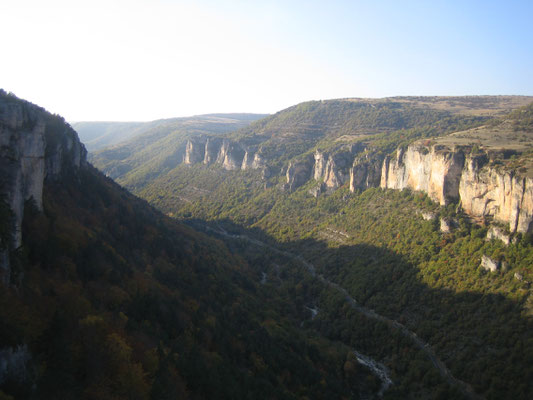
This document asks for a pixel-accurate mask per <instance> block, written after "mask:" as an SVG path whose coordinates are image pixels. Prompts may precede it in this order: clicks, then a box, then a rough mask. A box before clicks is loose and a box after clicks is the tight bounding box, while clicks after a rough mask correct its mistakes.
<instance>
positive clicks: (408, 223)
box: [137, 106, 533, 399]
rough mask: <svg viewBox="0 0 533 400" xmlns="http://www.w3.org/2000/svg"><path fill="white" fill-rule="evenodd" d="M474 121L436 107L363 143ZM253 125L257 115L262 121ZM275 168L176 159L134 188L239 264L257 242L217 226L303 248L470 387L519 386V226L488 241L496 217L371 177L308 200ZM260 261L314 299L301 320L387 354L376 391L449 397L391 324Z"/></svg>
mask: <svg viewBox="0 0 533 400" xmlns="http://www.w3.org/2000/svg"><path fill="white" fill-rule="evenodd" d="M530 107H531V106H529V107H526V108H524V109H522V110H520V111H515V112H514V113H513V114H511V119H512V120H513V121H516V122H514V124H515V125H516V124H522V125H523V124H524V123H526V122H524V121H525V119H527V118H526V117H527V115H528V110H529V109H530ZM518 116H525V117H524V118H518ZM269 118H272V117H269ZM294 118H296V117H294ZM477 118H478V117H470V116H469V117H467V118H463V117H461V116H453V115H451V116H450V115H448V116H445V117H443V118H441V119H439V122H438V123H437V124H435V123H434V124H431V126H428V127H422V128H417V127H415V128H409V129H405V130H404V129H402V130H399V131H394V130H393V131H390V132H381V133H376V134H375V135H374V136H373V140H374V142H373V143H374V146H376V147H379V148H381V149H383V151H384V152H389V151H391V150H392V149H393V148H394V147H395V146H402V144H403V143H406V144H407V143H410V142H412V141H413V140H416V139H419V138H421V137H432V136H439V135H442V134H443V133H446V132H453V131H457V130H465V129H468V128H472V127H476V126H479V124H480V122H483V121H485V122H483V123H486V122H487V121H489V120H488V119H486V118H487V117H483V118H485V119H484V120H480V119H477ZM498 121H499V120H494V119H492V120H490V123H491V124H497V123H498ZM260 123H262V124H267V125H268V118H267V120H266V122H262V121H260ZM439 126H440V127H439ZM247 129H251V128H247ZM522 130H523V129H522ZM238 134H240V135H242V134H243V132H242V131H241V132H240V133H238ZM250 140H251V139H250ZM276 140H277V139H276ZM315 143H316V141H315ZM284 157H285V156H284V155H282V156H280V158H279V159H278V162H279V163H280V165H283V163H284V162H286V161H283V160H284ZM285 165H286V164H285ZM284 179H285V177H282V176H278V177H276V176H274V177H272V178H271V179H270V184H269V185H264V184H263V180H262V177H261V176H260V173H259V172H258V171H249V170H248V171H225V170H223V169H221V168H219V167H216V166H205V165H179V166H177V167H176V168H175V169H173V170H172V171H170V172H168V173H167V174H163V175H161V176H159V177H158V178H157V179H155V180H153V181H152V182H151V183H150V184H148V185H146V186H145V187H144V188H142V189H140V190H138V191H137V193H138V194H139V195H140V196H141V197H143V198H145V199H147V200H148V201H149V202H150V203H152V204H153V205H155V206H156V207H157V208H159V209H160V210H162V211H163V212H165V213H166V214H168V215H170V216H173V217H176V218H178V219H182V220H185V221H187V220H188V221H190V223H191V224H192V225H193V226H195V227H197V228H199V227H202V226H203V227H204V228H205V226H206V225H205V224H206V223H207V226H208V227H210V228H209V229H207V230H206V232H207V233H210V234H216V232H219V234H218V236H219V238H221V239H223V240H226V241H227V243H228V245H229V246H239V247H238V248H239V252H241V253H244V254H248V258H249V259H250V264H251V265H257V264H258V261H257V257H258V256H257V254H256V253H257V252H260V251H261V249H262V248H261V247H258V246H257V245H254V243H253V242H246V241H243V240H241V241H240V242H239V243H240V244H235V243H233V244H232V242H235V241H236V240H237V239H235V238H234V237H233V238H232V237H228V236H224V235H221V234H220V228H221V227H223V229H224V230H225V231H227V232H232V233H233V234H234V235H240V236H243V235H244V236H247V237H250V238H253V239H254V240H260V241H262V242H264V243H268V245H269V246H272V247H273V248H276V249H278V250H280V251H286V252H290V253H292V254H297V255H299V256H301V257H303V259H305V260H306V261H307V262H311V263H312V264H313V265H314V266H315V267H316V269H317V271H318V272H319V273H320V274H322V275H323V276H324V277H325V278H326V279H327V280H328V281H329V282H333V283H335V284H338V285H340V286H341V287H342V288H344V289H346V290H347V291H348V293H349V294H350V295H351V296H352V297H353V298H354V299H356V300H357V302H358V303H359V304H362V305H363V306H365V307H367V308H368V309H372V310H374V311H375V312H377V313H379V314H380V315H383V316H386V317H387V318H390V319H392V320H394V321H398V322H400V323H401V324H402V325H404V326H405V327H407V328H408V329H409V330H411V331H413V332H415V333H416V334H417V335H418V337H420V338H422V339H423V340H424V341H425V342H427V343H428V344H429V345H430V346H431V348H432V349H433V350H434V351H435V353H436V354H437V355H438V356H439V357H440V358H441V360H442V361H443V362H444V363H445V364H446V366H447V367H448V368H449V369H450V371H451V373H452V374H453V376H454V377H455V378H458V379H460V380H462V381H464V382H467V383H468V384H470V385H471V387H472V388H473V389H474V391H475V393H477V395H480V396H482V397H486V398H490V399H498V398H502V397H509V396H510V397H513V398H529V397H530V395H531V393H533V387H532V386H531V382H533V370H532V369H531V361H532V357H533V347H532V342H531V332H532V328H533V326H532V320H531V317H532V313H533V300H532V299H531V290H530V282H532V281H533V270H532V269H531V265H532V262H533V243H532V239H531V236H530V234H515V235H514V236H513V241H512V243H510V244H509V245H506V244H504V243H503V242H502V241H500V240H487V239H486V237H487V231H488V230H489V228H490V226H491V225H494V224H495V222H493V221H489V220H486V221H479V220H473V219H472V218H470V217H469V216H468V215H466V214H464V213H462V212H461V208H460V206H459V205H458V204H457V203H452V204H449V205H447V206H445V207H443V206H439V205H438V204H435V203H434V202H433V201H431V200H430V199H429V198H428V197H427V196H426V195H425V194H423V193H416V192H411V191H409V190H404V191H402V192H396V191H385V190H383V189H379V188H376V189H367V190H364V191H355V192H353V193H352V192H350V191H349V190H348V188H347V185H345V186H343V187H341V188H339V189H337V190H335V191H333V192H328V193H325V194H323V195H320V196H318V197H316V196H315V195H313V194H312V189H313V187H314V186H315V185H317V184H319V182H316V181H314V180H310V181H309V182H307V183H306V184H305V185H303V186H301V187H300V188H298V189H297V190H295V191H294V192H288V191H287V190H286V189H284V186H283V182H284ZM428 216H429V217H428ZM442 220H446V221H450V225H451V229H450V230H449V231H444V232H443V231H441V221H442ZM199 221H200V222H199ZM202 221H207V222H202ZM496 225H497V224H496ZM501 230H503V231H505V227H501ZM214 232H215V233H214ZM237 241H238V240H237ZM263 252H264V253H266V254H264V255H263V256H262V257H263V258H264V257H267V260H268V258H269V257H272V254H270V253H271V251H268V250H265V248H263ZM254 254H255V255H254ZM483 257H488V258H490V259H491V260H495V261H496V262H497V263H498V264H499V265H503V266H504V268H501V269H500V270H499V271H498V272H489V271H487V270H486V269H485V268H483V267H482V265H481V264H482V263H481V261H482V259H483ZM278 258H279V257H278ZM287 262H289V265H291V266H292V267H291V268H290V269H282V271H283V273H284V274H288V275H289V277H288V278H287V277H282V278H279V274H280V272H279V268H278V267H279V266H283V265H285V264H286V263H287ZM263 264H264V266H263V267H261V270H262V271H263V272H264V273H266V274H267V277H268V278H267V279H268V281H269V282H270V284H271V285H273V286H279V287H286V285H287V282H290V285H291V287H295V288H298V289H297V293H298V294H297V295H298V296H303V298H304V299H306V300H305V301H307V302H308V303H309V302H311V303H313V304H315V305H316V307H317V308H318V309H319V310H320V312H319V313H318V315H317V317H316V318H314V319H313V320H312V322H311V323H309V324H308V325H306V326H309V327H310V328H312V329H315V330H316V331H317V332H318V333H320V334H321V335H323V336H325V337H327V338H329V339H330V340H340V341H342V342H344V343H347V344H350V345H351V346H353V347H354V348H359V349H362V350H363V351H366V352H367V354H371V355H372V356H373V357H375V358H376V359H378V360H382V361H384V362H385V363H386V365H387V366H388V367H389V368H390V369H391V371H392V374H393V375H392V376H393V381H394V382H395V385H393V386H392V387H391V388H389V389H388V390H387V391H386V392H385V394H384V396H385V398H405V397H409V396H414V397H417V396H421V397H429V398H440V397H442V398H447V397H446V396H451V397H453V396H460V393H459V392H454V393H455V394H453V395H452V394H450V393H451V392H449V390H452V389H450V387H448V386H446V385H445V384H444V383H443V382H442V380H441V379H442V376H439V374H438V371H437V370H436V369H435V368H432V366H431V363H430V361H429V360H428V358H427V357H424V354H423V353H421V352H420V351H419V350H417V349H416V348H413V346H412V343H409V341H406V340H405V337H403V338H402V337H401V334H399V332H398V330H395V329H391V327H390V326H387V324H383V323H379V322H376V321H369V319H368V318H366V317H365V316H364V315H361V314H360V313H359V314H358V313H357V312H356V311H354V310H353V309H351V308H350V307H349V305H348V303H347V302H346V301H345V300H344V299H343V296H342V295H339V293H335V291H331V290H329V289H328V287H327V285H326V287H324V284H323V282H321V281H320V279H316V278H314V279H313V278H312V276H310V275H309V273H308V271H306V269H305V268H304V267H303V266H302V265H301V263H300V264H298V262H295V259H294V258H293V259H291V260H285V264H283V262H282V261H280V260H274V261H269V262H267V263H266V264H265V263H264V262H263ZM260 265H261V264H260ZM289 270H290V271H293V272H291V273H289V272H288V271H289ZM296 271H299V272H296ZM259 277H260V275H258V278H257V279H259ZM287 290H289V289H287ZM292 290H294V289H292ZM295 295H296V294H295ZM290 297H291V296H290V295H289V296H287V298H290ZM310 299H312V301H311V300H310ZM391 335H392V337H394V340H393V339H391ZM370 338H371V339H370ZM404 346H405V347H404ZM439 385H443V386H442V388H441V390H435V391H431V389H430V388H432V387H433V388H435V387H438V386H439ZM456 389H457V388H454V389H453V390H456ZM430 393H431V394H430ZM463 394H464V393H463Z"/></svg>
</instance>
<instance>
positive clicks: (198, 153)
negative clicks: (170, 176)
mask: <svg viewBox="0 0 533 400" xmlns="http://www.w3.org/2000/svg"><path fill="white" fill-rule="evenodd" d="M206 153H207V152H206V139H202V138H195V139H189V140H188V141H187V146H186V148H185V158H184V160H183V163H184V164H188V165H191V164H197V163H199V162H203V161H204V159H205V155H206Z"/></svg>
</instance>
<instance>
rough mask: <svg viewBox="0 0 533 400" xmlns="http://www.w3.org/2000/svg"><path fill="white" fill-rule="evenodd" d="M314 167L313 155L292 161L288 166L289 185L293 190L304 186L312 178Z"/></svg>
mask: <svg viewBox="0 0 533 400" xmlns="http://www.w3.org/2000/svg"><path fill="white" fill-rule="evenodd" d="M312 169H313V157H312V156H307V157H305V158H304V159H301V160H297V161H291V162H290V163H289V167H288V168H287V173H286V176H287V187H288V189H289V190H290V191H291V192H292V191H294V190H295V189H297V188H298V187H300V186H302V185H303V184H304V183H305V182H307V181H308V180H309V179H310V178H311V172H312Z"/></svg>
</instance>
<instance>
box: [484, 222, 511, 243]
mask: <svg viewBox="0 0 533 400" xmlns="http://www.w3.org/2000/svg"><path fill="white" fill-rule="evenodd" d="M492 239H496V240H501V241H502V242H503V243H505V244H506V245H509V243H510V242H511V238H510V237H509V235H507V234H506V233H505V231H504V230H503V229H501V228H499V227H497V226H491V227H490V229H489V230H488V231H487V240H492Z"/></svg>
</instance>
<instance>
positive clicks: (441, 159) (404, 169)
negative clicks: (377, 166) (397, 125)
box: [381, 144, 464, 205]
mask: <svg viewBox="0 0 533 400" xmlns="http://www.w3.org/2000/svg"><path fill="white" fill-rule="evenodd" d="M463 164H464V154H463V152H462V151H460V150H459V151H455V150H450V149H448V148H446V147H439V146H433V147H431V148H428V147H426V146H424V145H421V144H413V145H411V146H409V147H408V148H407V150H406V151H404V150H402V149H398V151H397V152H396V158H393V159H390V158H386V159H385V160H384V163H383V169H382V174H381V187H383V188H388V189H405V188H410V189H413V190H421V191H424V192H426V193H427V194H428V196H429V197H430V198H431V199H432V200H434V201H436V202H438V203H439V204H441V205H446V204H448V203H450V202H451V201H454V200H457V199H458V198H459V180H460V178H461V171H462V169H463Z"/></svg>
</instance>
